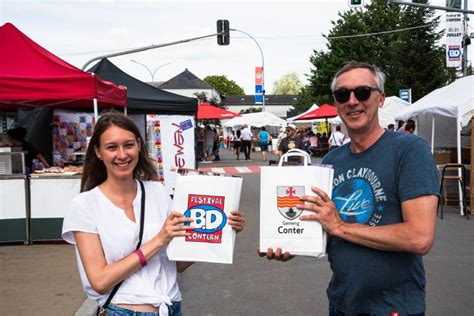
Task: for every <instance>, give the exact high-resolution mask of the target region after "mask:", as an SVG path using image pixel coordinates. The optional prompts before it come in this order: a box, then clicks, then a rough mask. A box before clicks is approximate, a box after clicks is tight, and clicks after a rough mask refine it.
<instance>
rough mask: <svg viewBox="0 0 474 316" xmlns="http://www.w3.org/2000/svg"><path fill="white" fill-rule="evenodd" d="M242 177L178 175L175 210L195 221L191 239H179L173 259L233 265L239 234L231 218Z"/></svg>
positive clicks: (175, 240)
mask: <svg viewBox="0 0 474 316" xmlns="http://www.w3.org/2000/svg"><path fill="white" fill-rule="evenodd" d="M241 189H242V178H240V177H229V176H209V175H200V174H188V175H181V174H178V175H177V176H176V186H175V194H174V199H173V205H172V210H173V211H176V212H180V213H182V214H184V215H185V216H186V217H190V218H193V219H194V222H192V223H191V226H193V227H195V228H194V230H189V231H188V232H190V233H191V236H189V237H175V238H173V239H172V240H171V242H170V243H169V245H168V247H167V253H168V257H169V259H170V260H174V261H201V262H215V263H232V259H233V253H234V243H235V231H234V230H233V229H232V227H231V226H230V225H229V224H228V221H227V215H230V212H231V211H235V210H238V208H239V202H240V192H241Z"/></svg>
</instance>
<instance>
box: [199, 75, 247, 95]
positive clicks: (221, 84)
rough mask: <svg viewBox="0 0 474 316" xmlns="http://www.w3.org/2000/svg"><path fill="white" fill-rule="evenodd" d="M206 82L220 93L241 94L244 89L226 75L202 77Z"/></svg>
mask: <svg viewBox="0 0 474 316" xmlns="http://www.w3.org/2000/svg"><path fill="white" fill-rule="evenodd" d="M203 80H204V81H205V82H207V83H208V84H210V85H212V86H213V87H214V88H215V89H216V90H217V91H218V92H219V94H220V95H243V94H245V92H244V89H243V88H242V87H241V86H239V85H238V84H237V83H236V82H235V81H234V80H230V79H228V78H227V76H225V75H223V76H217V75H212V76H207V77H206V78H204V79H203Z"/></svg>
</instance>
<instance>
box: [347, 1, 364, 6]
mask: <svg viewBox="0 0 474 316" xmlns="http://www.w3.org/2000/svg"><path fill="white" fill-rule="evenodd" d="M349 6H350V7H352V8H361V7H363V6H364V0H349Z"/></svg>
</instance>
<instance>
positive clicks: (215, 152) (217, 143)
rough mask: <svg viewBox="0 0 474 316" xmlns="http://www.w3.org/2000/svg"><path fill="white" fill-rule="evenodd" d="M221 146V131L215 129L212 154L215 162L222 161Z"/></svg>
mask: <svg viewBox="0 0 474 316" xmlns="http://www.w3.org/2000/svg"><path fill="white" fill-rule="evenodd" d="M220 145H221V142H220V135H219V130H218V129H217V128H215V129H214V143H213V145H212V154H213V155H214V161H219V160H221V158H220V156H219V149H220V148H219V147H220Z"/></svg>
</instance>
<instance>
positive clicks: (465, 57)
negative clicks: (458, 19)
mask: <svg viewBox="0 0 474 316" xmlns="http://www.w3.org/2000/svg"><path fill="white" fill-rule="evenodd" d="M464 10H466V11H464V37H463V43H464V45H463V51H462V56H463V59H462V62H463V73H462V75H463V77H466V76H467V45H466V43H467V41H468V40H469V34H467V21H468V17H467V0H464Z"/></svg>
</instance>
